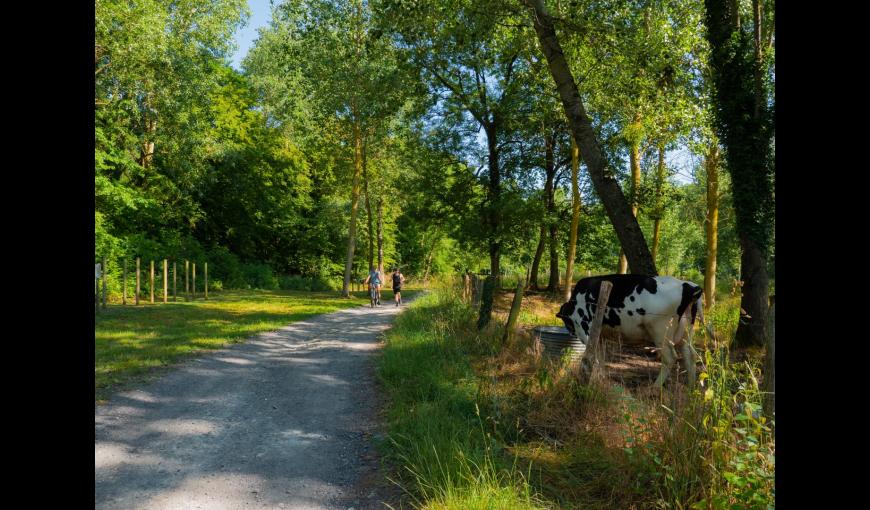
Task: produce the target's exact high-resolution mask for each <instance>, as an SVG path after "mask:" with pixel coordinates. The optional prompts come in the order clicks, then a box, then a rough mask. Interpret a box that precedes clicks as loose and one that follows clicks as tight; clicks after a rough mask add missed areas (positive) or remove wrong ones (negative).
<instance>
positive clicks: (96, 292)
mask: <svg viewBox="0 0 870 510" xmlns="http://www.w3.org/2000/svg"><path fill="white" fill-rule="evenodd" d="M94 312H96V313H100V279H99V278H97V275H94Z"/></svg>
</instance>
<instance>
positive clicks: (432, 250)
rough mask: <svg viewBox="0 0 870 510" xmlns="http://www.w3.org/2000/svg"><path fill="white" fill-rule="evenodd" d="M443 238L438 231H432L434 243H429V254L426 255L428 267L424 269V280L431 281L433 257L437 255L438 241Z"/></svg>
mask: <svg viewBox="0 0 870 510" xmlns="http://www.w3.org/2000/svg"><path fill="white" fill-rule="evenodd" d="M440 240H441V236H440V234H439V232H438V231H435V232H433V233H432V243H431V244H430V245H429V254H428V255H426V269H425V270H424V271H423V281H424V282H427V281H429V273H430V272H431V271H432V257H433V256H434V255H435V246H437V245H438V241H440Z"/></svg>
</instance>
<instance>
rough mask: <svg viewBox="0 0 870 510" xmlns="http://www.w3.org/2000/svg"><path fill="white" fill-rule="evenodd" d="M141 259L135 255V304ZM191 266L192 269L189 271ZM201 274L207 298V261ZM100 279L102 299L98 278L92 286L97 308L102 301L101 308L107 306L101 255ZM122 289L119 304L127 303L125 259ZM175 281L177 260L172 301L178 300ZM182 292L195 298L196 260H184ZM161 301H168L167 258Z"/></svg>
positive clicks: (137, 299) (152, 275) (152, 285)
mask: <svg viewBox="0 0 870 510" xmlns="http://www.w3.org/2000/svg"><path fill="white" fill-rule="evenodd" d="M140 264H141V259H140V258H139V257H136V292H135V293H134V302H135V304H137V305H138V304H139V296H141V294H142V292H141V281H140V278H141V276H142V270H141V269H140ZM191 268H192V271H191ZM203 273H204V274H203V276H204V278H205V287H204V297H205V299H208V262H206V263H204V264H203ZM190 276H192V277H193V278H192V279H193V285H190V283H191V282H190ZM100 279H102V281H103V282H102V299H101V296H100V280H99V279H95V284H94V285H95V288H94V296H95V298H94V301H95V303H96V304H95V306H96V309H97V310H99V308H100V302H101V301H102V306H103V309H105V308H106V306H107V295H108V292H107V290H106V257H103V265H102V271H101V275H100ZM121 282H122V286H123V290H122V294H121V304H122V305H126V304H127V261H126V260H124V276H123V278H122V279H121ZM177 283H178V265H177V262H175V261H173V262H172V301H178V292H177V287H178V286H177ZM150 290H151V299H150V302H151V303H154V261H153V260H152V261H151V285H150ZM184 294H185V296H186V297H187V299H188V300H190V299H196V262H193V263H191V262H190V261H189V260H185V261H184ZM163 302H164V303H168V302H169V260H168V259H163Z"/></svg>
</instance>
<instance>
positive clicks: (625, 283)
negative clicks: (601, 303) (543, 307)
mask: <svg viewBox="0 0 870 510" xmlns="http://www.w3.org/2000/svg"><path fill="white" fill-rule="evenodd" d="M604 281H608V282H610V283H611V284H612V285H613V287H612V289H611V291H610V296H609V297H608V299H607V307H608V310H607V312H606V313H605V316H604V326H605V328H606V329H607V330H610V331H618V332H619V334H620V336H621V337H622V339H623V340H624V341H626V342H629V343H644V342H647V341H650V340H651V339H650V338H649V335H648V329H649V328H648V326H649V325H652V324H654V323H656V322H658V321H669V320H670V319H671V318H673V317H677V316H678V314H679V313H682V311H683V310H684V309H685V306H691V304H692V301H693V300H695V299H697V297H698V296H700V287H699V286H697V285H695V284H693V283H691V282H684V281H682V280H678V279H676V278H673V277H670V276H657V277H652V276H647V275H631V274H628V275H623V274H612V275H603V276H592V277H588V278H583V279H582V280H580V281H578V282H577V285H575V287H574V291H573V292H572V297H571V301H574V302H576V303H578V305H579V306H580V307H583V308H586V310H587V314H586V316H587V317H588V316H589V314H588V312H590V311H592V310H593V309H594V307H591V306H590V305H591V304H595V303H597V301H598V294H599V292H600V290H601V283H602V282H604ZM564 306H565V305H563V307H564Z"/></svg>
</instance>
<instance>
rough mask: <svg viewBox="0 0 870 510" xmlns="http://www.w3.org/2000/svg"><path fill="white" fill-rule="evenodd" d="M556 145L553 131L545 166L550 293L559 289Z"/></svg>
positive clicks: (548, 285) (546, 144)
mask: <svg viewBox="0 0 870 510" xmlns="http://www.w3.org/2000/svg"><path fill="white" fill-rule="evenodd" d="M555 145H556V137H555V136H553V134H552V133H550V134H548V135H547V138H546V142H545V149H544V150H545V153H544V166H545V168H546V172H547V223H548V224H549V230H550V280H549V281H548V282H547V292H549V293H550V294H555V293H556V292H558V290H559V252H558V249H557V246H556V234H557V225H556V222H555V219H554V216H555V215H556V182H555V178H556V162H555V161H554V159H553V150H554V146H555Z"/></svg>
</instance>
